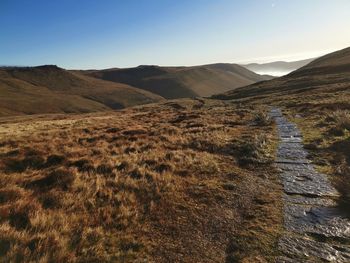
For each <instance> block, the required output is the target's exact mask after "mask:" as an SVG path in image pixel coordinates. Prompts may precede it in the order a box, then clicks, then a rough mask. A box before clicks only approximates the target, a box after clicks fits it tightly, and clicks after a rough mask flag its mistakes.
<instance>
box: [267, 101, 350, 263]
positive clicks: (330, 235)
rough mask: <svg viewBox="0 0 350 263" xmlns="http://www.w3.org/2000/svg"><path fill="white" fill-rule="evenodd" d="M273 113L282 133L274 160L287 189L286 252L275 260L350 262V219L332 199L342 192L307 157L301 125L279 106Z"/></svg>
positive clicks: (283, 247) (284, 262)
mask: <svg viewBox="0 0 350 263" xmlns="http://www.w3.org/2000/svg"><path fill="white" fill-rule="evenodd" d="M270 116H271V117H272V118H273V119H274V120H275V122H276V124H277V129H278V132H279V137H280V145H279V146H278V149H277V158H276V162H275V163H276V167H277V168H278V170H279V171H280V176H281V181H282V183H283V189H284V192H285V194H284V196H283V202H284V227H285V232H284V234H283V235H282V237H281V238H280V241H279V248H280V250H281V252H282V253H283V254H284V256H282V257H279V258H278V259H277V261H276V262H281V263H298V262H321V261H322V262H323V261H327V262H350V246H349V244H350V220H349V219H348V218H346V217H344V216H343V215H342V213H341V211H339V210H338V208H337V206H336V203H335V201H334V200H333V199H332V198H334V197H337V196H339V193H338V192H337V191H336V189H335V188H334V187H333V186H332V185H331V183H330V182H329V180H328V178H327V175H325V174H322V173H319V172H317V171H316V170H315V168H314V166H313V165H312V163H311V162H310V161H309V160H308V159H307V157H308V151H307V150H305V149H304V147H303V139H302V134H301V133H300V131H299V129H298V127H297V126H296V125H295V124H294V123H291V122H288V120H287V119H286V118H285V117H284V116H283V115H282V112H281V111H280V110H279V109H277V108H274V109H272V110H271V113H270Z"/></svg>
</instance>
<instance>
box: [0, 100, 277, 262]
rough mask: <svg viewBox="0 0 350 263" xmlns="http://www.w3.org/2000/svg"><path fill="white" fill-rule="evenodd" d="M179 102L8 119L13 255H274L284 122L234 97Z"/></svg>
mask: <svg viewBox="0 0 350 263" xmlns="http://www.w3.org/2000/svg"><path fill="white" fill-rule="evenodd" d="M174 105H175V104H158V105H149V106H142V107H136V108H132V109H128V110H124V111H120V112H115V113H109V114H105V113H104V114H94V115H84V116H79V115H76V116H70V117H64V118H60V117H44V118H43V119H41V120H37V119H35V118H33V117H28V120H27V121H26V122H24V123H19V122H16V120H12V121H11V120H7V121H6V128H2V129H1V130H0V136H1V137H0V155H1V156H2V158H1V159H0V177H1V178H0V233H1V237H0V257H1V260H3V261H13V262H18V261H28V262H145V261H148V262H216V261H221V262H224V261H225V260H226V261H227V262H230V259H231V258H235V259H238V260H247V258H263V259H265V260H268V261H272V260H273V257H274V255H276V253H277V252H276V251H275V242H276V240H277V237H278V229H279V226H280V224H281V214H280V212H281V209H280V203H279V201H278V200H280V197H279V195H280V189H279V184H278V181H277V179H276V178H277V176H276V174H275V172H274V169H273V168H272V167H271V166H269V163H268V162H266V161H265V160H266V158H267V152H268V150H267V149H271V147H272V146H271V145H272V141H271V140H270V139H269V138H270V137H271V136H272V134H273V126H272V125H268V124H267V123H266V124H264V126H260V125H254V111H252V110H251V109H249V108H247V109H242V108H238V106H237V105H236V106H235V105H230V104H229V103H223V102H215V101H205V100H203V101H202V103H201V106H200V107H196V105H198V101H197V100H182V101H181V100H180V101H177V102H176V105H180V106H174ZM228 120H230V121H231V122H230V124H229V125H227V121H228ZM10 135H11V140H8V138H9V136H10ZM233 140H235V141H236V142H235V144H233V143H232V141H233ZM242 158H246V159H247V160H249V162H252V163H253V165H252V166H251V167H249V168H248V167H245V166H242V165H241V159H242ZM262 163H263V164H264V165H260V164H262ZM267 167H269V169H266V168H267ZM257 185H258V187H256V186H257ZM267 193H268V194H267ZM233 243H235V244H236V245H235V249H232V244H233Z"/></svg>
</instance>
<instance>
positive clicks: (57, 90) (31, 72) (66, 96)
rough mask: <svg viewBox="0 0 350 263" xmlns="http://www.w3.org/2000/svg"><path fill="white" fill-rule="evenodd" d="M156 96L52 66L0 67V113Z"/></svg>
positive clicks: (95, 106)
mask: <svg viewBox="0 0 350 263" xmlns="http://www.w3.org/2000/svg"><path fill="white" fill-rule="evenodd" d="M160 100H162V98H161V97H159V96H157V95H155V94H152V93H149V92H146V91H144V90H140V89H136V88H133V87H130V86H127V85H124V84H116V83H111V82H106V81H103V80H97V79H95V78H89V77H87V76H84V75H79V74H78V73H70V72H67V71H65V70H63V69H60V68H57V67H55V66H42V67H34V68H3V69H0V116H7V115H18V114H35V113H41V114H42V113H72V112H75V113H81V112H92V111H103V110H110V109H119V108H123V107H127V106H133V105H138V104H144V103H150V102H156V101H160Z"/></svg>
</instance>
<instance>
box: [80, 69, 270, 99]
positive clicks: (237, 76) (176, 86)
mask: <svg viewBox="0 0 350 263" xmlns="http://www.w3.org/2000/svg"><path fill="white" fill-rule="evenodd" d="M83 73H84V74H86V75H88V76H92V77H96V78H100V79H103V80H109V81H114V82H118V83H124V84H128V85H131V86H134V87H137V88H140V89H144V90H147V91H150V92H153V93H155V94H158V95H160V96H162V97H164V98H167V99H174V98H185V97H190V98H191V97H192V98H193V97H198V96H201V97H206V96H211V95H213V94H218V93H222V92H226V91H228V90H232V89H235V88H238V87H242V86H246V85H249V84H252V83H255V82H259V81H262V80H267V79H271V77H269V76H261V75H258V74H256V73H254V72H251V71H249V70H247V69H245V68H243V67H241V66H239V65H235V64H211V65H204V66H195V67H159V66H139V67H136V68H127V69H115V68H114V69H106V70H96V71H83Z"/></svg>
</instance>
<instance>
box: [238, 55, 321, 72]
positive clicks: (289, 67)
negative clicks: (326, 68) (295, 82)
mask: <svg viewBox="0 0 350 263" xmlns="http://www.w3.org/2000/svg"><path fill="white" fill-rule="evenodd" d="M313 60H315V59H314V58H310V59H304V60H298V61H291V62H286V61H275V62H269V63H261V64H260V63H250V64H246V65H241V66H243V67H245V68H247V69H249V70H251V71H253V72H255V73H257V74H262V75H265V74H267V75H272V76H283V75H286V74H288V73H290V72H292V71H294V70H297V69H299V68H301V67H303V66H305V65H307V64H309V63H310V62H311V61H313Z"/></svg>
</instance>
